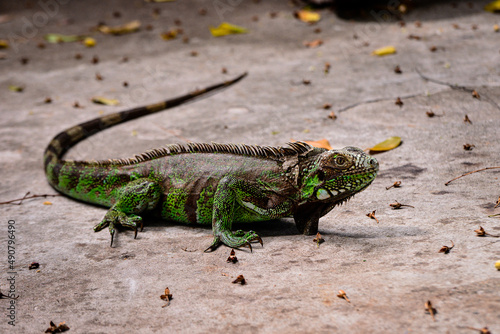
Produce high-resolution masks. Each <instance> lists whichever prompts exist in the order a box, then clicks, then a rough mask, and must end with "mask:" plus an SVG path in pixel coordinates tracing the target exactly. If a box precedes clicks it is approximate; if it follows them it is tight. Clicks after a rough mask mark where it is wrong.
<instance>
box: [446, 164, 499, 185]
mask: <svg viewBox="0 0 500 334" xmlns="http://www.w3.org/2000/svg"><path fill="white" fill-rule="evenodd" d="M498 168H500V166H495V167H486V168H481V169H478V170H473V171H472V172H468V173H465V174H462V175H460V176H457V177H456V178H454V179H451V180H450V181H448V182H446V183H445V184H444V185H445V186H447V185H448V184H450V183H451V182H452V181H455V180H457V179H459V178H461V177H464V176H467V175H470V174H473V173H477V172H482V171H484V170H489V169H498Z"/></svg>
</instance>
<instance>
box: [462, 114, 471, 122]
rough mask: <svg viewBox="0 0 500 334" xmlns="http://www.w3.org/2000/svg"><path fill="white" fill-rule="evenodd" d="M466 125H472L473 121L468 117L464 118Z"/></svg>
mask: <svg viewBox="0 0 500 334" xmlns="http://www.w3.org/2000/svg"><path fill="white" fill-rule="evenodd" d="M464 123H469V124H472V121H471V120H470V118H469V116H468V115H465V117H464Z"/></svg>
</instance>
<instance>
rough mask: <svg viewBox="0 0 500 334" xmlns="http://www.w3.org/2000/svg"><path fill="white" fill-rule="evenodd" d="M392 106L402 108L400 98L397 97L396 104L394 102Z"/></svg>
mask: <svg viewBox="0 0 500 334" xmlns="http://www.w3.org/2000/svg"><path fill="white" fill-rule="evenodd" d="M394 104H395V105H397V106H399V107H402V106H403V104H404V103H403V101H401V98H400V97H398V98H397V99H396V102H394Z"/></svg>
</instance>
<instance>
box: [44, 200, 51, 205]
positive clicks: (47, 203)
mask: <svg viewBox="0 0 500 334" xmlns="http://www.w3.org/2000/svg"><path fill="white" fill-rule="evenodd" d="M43 205H52V202H50V201H45V202H43Z"/></svg>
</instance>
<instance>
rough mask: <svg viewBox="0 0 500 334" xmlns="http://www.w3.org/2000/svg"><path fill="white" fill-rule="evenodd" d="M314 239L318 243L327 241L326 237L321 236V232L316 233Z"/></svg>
mask: <svg viewBox="0 0 500 334" xmlns="http://www.w3.org/2000/svg"><path fill="white" fill-rule="evenodd" d="M313 241H314V242H315V243H316V244H317V245H318V247H319V245H320V244H322V243H323V242H325V239H323V237H322V236H321V234H319V232H318V233H316V238H314V239H313Z"/></svg>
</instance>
